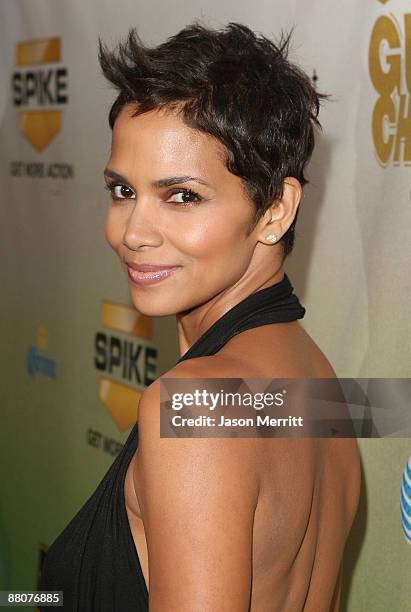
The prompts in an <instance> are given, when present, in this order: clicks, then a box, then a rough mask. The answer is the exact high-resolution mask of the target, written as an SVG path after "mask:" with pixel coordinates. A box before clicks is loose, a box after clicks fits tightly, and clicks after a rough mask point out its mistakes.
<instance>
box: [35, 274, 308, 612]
mask: <svg viewBox="0 0 411 612" xmlns="http://www.w3.org/2000/svg"><path fill="white" fill-rule="evenodd" d="M304 314H305V308H304V307H303V306H301V304H300V302H299V300H298V298H297V297H296V295H295V294H294V293H293V287H292V285H291V283H290V280H289V278H288V276H287V275H286V274H285V275H284V277H283V279H282V280H281V281H280V282H278V283H276V284H275V285H272V286H271V287H267V288H265V289H261V290H259V291H257V292H256V293H253V294H251V295H249V296H247V297H246V298H245V299H244V300H243V301H242V302H240V303H238V304H236V305H235V306H234V307H233V308H231V309H230V310H229V311H227V312H226V313H225V314H224V315H223V316H222V317H220V319H218V320H217V321H216V322H215V323H214V324H213V325H212V326H211V327H210V328H209V329H208V330H207V331H205V332H204V334H203V335H202V336H201V337H200V338H199V339H198V340H197V341H196V342H195V343H194V344H193V346H192V347H191V348H190V349H189V350H188V351H187V352H186V353H185V354H184V355H183V356H182V357H181V358H180V359H179V361H178V362H177V363H180V362H181V361H185V360H186V359H191V358H194V357H201V356H205V355H214V354H215V353H217V352H218V351H219V350H220V349H221V347H222V346H224V344H225V343H226V342H228V340H229V339H230V338H232V337H233V336H234V335H236V334H239V333H241V332H242V331H245V330H247V329H250V328H252V327H259V326H261V325H268V324H270V323H280V322H286V321H294V320H296V319H301V318H302V317H303V316H304ZM137 445H138V427H137V424H136V425H134V427H133V429H132V430H131V432H130V434H129V436H128V438H127V441H126V443H125V445H124V447H123V449H122V450H121V452H120V454H119V455H118V456H117V457H116V459H115V461H114V462H113V464H112V465H111V467H110V469H109V470H108V472H107V474H106V475H105V476H104V478H103V479H102V481H101V482H100V484H99V485H98V487H97V489H96V491H95V492H94V493H93V494H92V496H91V497H90V498H89V500H88V501H87V502H86V503H85V505H84V506H83V507H82V508H81V509H80V510H79V512H78V513H77V514H76V515H75V516H74V518H73V519H72V520H71V521H70V523H69V524H68V525H67V527H66V528H65V529H64V530H63V531H62V532H61V534H60V535H59V536H58V537H57V538H56V539H55V540H54V542H53V543H52V545H51V546H50V547H49V549H48V551H47V553H46V557H45V561H44V565H43V570H42V577H41V582H40V588H41V590H49V591H63V598H64V606H63V607H50V606H48V607H42V608H40V609H41V610H42V611H43V612H47V611H48V610H51V609H54V610H67V611H70V612H147V611H148V591H147V586H146V583H145V580H144V576H143V573H142V570H141V565H140V561H139V558H138V555H137V550H136V547H135V544H134V540H133V536H132V533H131V529H130V525H129V522H128V517H127V512H126V507H125V501H124V479H125V476H126V472H127V468H128V466H129V464H130V461H131V459H132V458H133V455H134V453H135V452H136V449H137Z"/></svg>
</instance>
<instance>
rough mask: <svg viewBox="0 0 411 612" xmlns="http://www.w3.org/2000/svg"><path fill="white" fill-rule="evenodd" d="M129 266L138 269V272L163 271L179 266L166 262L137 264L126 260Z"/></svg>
mask: <svg viewBox="0 0 411 612" xmlns="http://www.w3.org/2000/svg"><path fill="white" fill-rule="evenodd" d="M126 264H127V265H128V267H129V268H132V269H133V270H137V272H161V271H162V270H171V269H172V268H177V267H178V266H168V265H166V264H161V265H154V264H137V263H134V262H132V261H126Z"/></svg>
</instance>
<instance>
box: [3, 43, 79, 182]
mask: <svg viewBox="0 0 411 612" xmlns="http://www.w3.org/2000/svg"><path fill="white" fill-rule="evenodd" d="M61 46H62V45H61V38H58V37H53V38H42V39H36V40H29V41H22V42H18V43H17V44H16V67H17V70H16V71H15V72H13V74H12V94H13V105H14V106H15V107H16V108H17V109H18V110H17V128H18V130H19V132H20V133H21V134H22V136H23V137H24V138H25V139H26V140H27V141H28V142H29V143H30V145H31V147H32V148H33V149H34V150H35V151H36V152H37V153H41V152H43V151H44V150H45V149H47V147H48V146H49V145H50V143H51V142H52V141H53V140H54V139H55V138H56V136H57V134H59V132H60V131H61V130H62V125H63V108H64V106H66V105H67V104H68V70H67V68H66V67H65V66H62V51H61ZM11 173H12V175H13V176H32V177H38V178H46V177H50V178H72V176H73V167H72V166H71V165H69V164H62V163H49V164H44V163H43V162H21V161H18V162H15V161H13V162H12V163H11Z"/></svg>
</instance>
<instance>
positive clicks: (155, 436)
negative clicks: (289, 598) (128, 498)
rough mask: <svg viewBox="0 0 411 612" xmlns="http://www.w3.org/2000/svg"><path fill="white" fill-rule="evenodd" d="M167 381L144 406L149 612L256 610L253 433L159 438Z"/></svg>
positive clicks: (141, 465)
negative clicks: (162, 391)
mask: <svg viewBox="0 0 411 612" xmlns="http://www.w3.org/2000/svg"><path fill="white" fill-rule="evenodd" d="M159 385H160V381H159V379H158V380H157V381H155V383H153V384H152V385H150V387H149V388H148V389H146V391H145V392H144V394H143V396H142V398H141V400H140V405H139V419H138V423H139V424H138V429H139V446H138V452H137V455H136V461H135V468H134V479H135V483H136V489H137V490H138V491H139V502H140V507H141V512H142V518H143V523H144V529H145V534H146V539H147V548H148V563H149V580H150V588H149V606H150V612H160V611H161V612H163V610H167V611H170V612H173V611H177V610H178V612H215V610H218V611H219V612H225V611H226V612H242V611H243V610H244V611H246V610H248V609H249V600H250V592H251V577H252V544H253V522H254V512H255V508H256V505H257V499H258V490H259V481H258V474H257V470H256V467H255V465H256V462H255V461H254V460H253V444H252V440H251V441H250V439H247V438H180V437H179V438H160V391H159Z"/></svg>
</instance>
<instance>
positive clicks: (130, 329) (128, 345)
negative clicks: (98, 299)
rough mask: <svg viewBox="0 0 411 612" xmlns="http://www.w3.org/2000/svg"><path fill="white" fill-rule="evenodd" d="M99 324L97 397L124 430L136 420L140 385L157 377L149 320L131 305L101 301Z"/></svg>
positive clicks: (140, 392) (95, 353)
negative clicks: (99, 373)
mask: <svg viewBox="0 0 411 612" xmlns="http://www.w3.org/2000/svg"><path fill="white" fill-rule="evenodd" d="M101 326H102V329H101V330H100V331H98V332H97V333H96V335H95V342H94V365H95V367H96V369H97V370H98V371H99V372H101V374H102V375H101V376H100V381H99V398H100V401H101V403H102V404H103V406H105V408H106V410H107V412H108V413H109V414H110V416H111V418H112V419H113V421H114V422H115V424H116V425H117V427H118V429H119V430H120V431H125V430H127V429H129V428H131V427H132V426H133V425H134V424H135V423H136V420H137V410H138V402H139V399H140V397H141V394H142V393H143V391H144V388H145V387H147V386H148V385H149V384H151V383H152V382H153V381H154V380H155V379H156V377H157V376H156V372H157V349H156V348H155V347H154V346H152V344H151V342H150V339H151V337H152V320H151V318H150V317H147V316H146V315H143V314H141V313H139V312H138V311H137V310H136V309H135V308H134V307H131V306H127V305H124V304H116V303H113V302H109V301H104V302H102V305H101ZM94 433H96V434H98V432H94ZM99 435H100V436H101V434H99ZM94 446H98V444H94Z"/></svg>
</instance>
